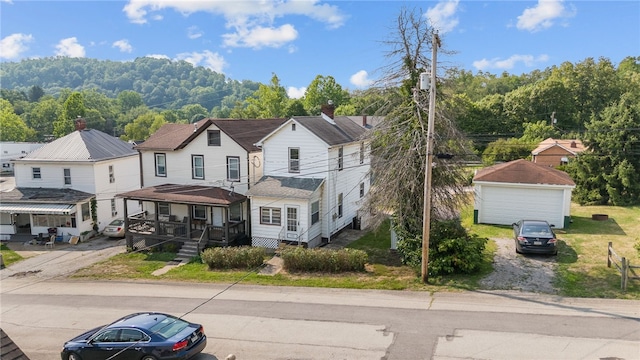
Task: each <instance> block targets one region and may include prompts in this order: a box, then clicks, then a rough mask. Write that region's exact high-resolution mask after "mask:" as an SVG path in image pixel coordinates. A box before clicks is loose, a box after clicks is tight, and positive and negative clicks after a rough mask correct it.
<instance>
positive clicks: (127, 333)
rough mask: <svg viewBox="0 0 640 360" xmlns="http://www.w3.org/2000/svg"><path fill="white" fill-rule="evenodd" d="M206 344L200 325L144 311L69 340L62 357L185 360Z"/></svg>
mask: <svg viewBox="0 0 640 360" xmlns="http://www.w3.org/2000/svg"><path fill="white" fill-rule="evenodd" d="M206 345H207V336H206V335H205V334H204V329H203V328H202V325H200V324H194V323H190V322H187V321H185V320H182V319H180V318H177V317H175V316H172V315H168V314H162V313H157V312H143V313H135V314H131V315H127V316H125V317H123V318H120V319H118V320H116V321H114V322H112V323H111V324H109V325H105V326H100V327H97V328H95V329H92V330H89V331H87V332H85V333H83V334H81V335H79V336H76V337H75V338H73V339H71V340H69V341H67V342H66V343H65V344H64V347H63V349H62V353H61V354H60V355H61V356H62V360H106V359H114V360H165V359H166V360H169V359H171V360H183V359H189V358H191V357H192V356H194V355H196V354H199V353H200V352H202V350H203V349H204V348H205V346H206Z"/></svg>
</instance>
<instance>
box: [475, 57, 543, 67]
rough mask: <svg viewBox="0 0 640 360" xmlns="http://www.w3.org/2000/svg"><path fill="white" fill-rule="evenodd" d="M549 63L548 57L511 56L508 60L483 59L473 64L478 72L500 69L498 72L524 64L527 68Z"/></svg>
mask: <svg viewBox="0 0 640 360" xmlns="http://www.w3.org/2000/svg"><path fill="white" fill-rule="evenodd" d="M547 61H549V56H548V55H539V56H537V57H536V56H533V55H518V54H516V55H511V56H510V57H509V58H508V59H504V60H502V59H499V58H493V59H490V60H488V59H482V60H477V61H474V62H473V67H475V68H476V69H478V70H489V69H498V70H509V69H513V68H514V67H515V66H516V64H518V63H523V64H524V65H525V66H526V67H533V66H535V65H537V64H541V63H545V62H547Z"/></svg>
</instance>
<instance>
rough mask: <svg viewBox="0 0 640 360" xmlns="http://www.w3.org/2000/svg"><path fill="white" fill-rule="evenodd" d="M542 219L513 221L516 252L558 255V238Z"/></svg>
mask: <svg viewBox="0 0 640 360" xmlns="http://www.w3.org/2000/svg"><path fill="white" fill-rule="evenodd" d="M552 226H553V225H549V223H547V222H546V221H543V220H520V221H518V222H517V223H513V237H514V238H515V241H516V252H517V253H518V254H520V253H534V254H551V255H558V239H557V238H556V234H555V233H554V232H553V230H552V229H551V227H552Z"/></svg>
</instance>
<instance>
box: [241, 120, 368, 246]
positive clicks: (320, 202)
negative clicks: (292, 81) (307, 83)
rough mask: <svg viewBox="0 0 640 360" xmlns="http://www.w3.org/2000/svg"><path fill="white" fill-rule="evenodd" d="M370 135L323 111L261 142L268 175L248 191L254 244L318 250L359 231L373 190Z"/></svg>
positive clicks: (349, 121)
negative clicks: (339, 236) (344, 234)
mask: <svg viewBox="0 0 640 360" xmlns="http://www.w3.org/2000/svg"><path fill="white" fill-rule="evenodd" d="M331 113H332V112H330V114H331ZM365 131H366V130H365V128H364V127H362V126H360V125H358V124H356V123H355V122H354V121H352V120H350V119H349V118H347V117H346V116H339V117H332V116H330V115H326V114H325V113H322V114H321V116H300V117H298V116H296V117H293V118H291V119H289V120H288V121H287V122H285V123H284V124H282V125H281V126H280V127H278V128H277V129H275V130H274V131H273V132H271V133H270V134H268V135H267V136H265V137H264V138H263V139H261V140H260V141H259V142H258V143H257V145H258V146H260V147H262V152H263V158H264V176H263V177H262V178H261V179H260V181H259V182H258V183H256V184H255V185H254V186H253V187H251V189H249V191H248V193H247V196H248V197H249V199H250V200H251V221H252V223H251V230H252V232H251V235H252V245H253V246H262V247H267V248H275V247H277V246H278V245H279V244H280V243H295V244H300V245H303V246H307V247H316V246H319V245H321V244H323V243H326V242H330V241H331V237H332V236H334V235H335V234H336V233H338V232H339V231H340V230H342V229H344V228H346V227H359V224H360V221H361V218H362V216H363V215H362V214H361V213H360V212H359V209H360V206H361V204H362V202H363V198H364V197H365V196H366V194H367V192H368V191H369V186H370V180H369V176H370V173H369V169H370V162H369V146H368V143H367V142H366V141H365V140H364V137H363V136H364V134H365Z"/></svg>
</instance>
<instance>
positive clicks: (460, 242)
mask: <svg viewBox="0 0 640 360" xmlns="http://www.w3.org/2000/svg"><path fill="white" fill-rule="evenodd" d="M396 233H397V235H398V253H399V254H400V256H401V259H402V262H403V263H404V264H407V265H409V266H413V267H416V268H417V267H420V266H421V263H422V234H417V235H411V234H408V233H407V232H406V231H402V229H397V230H396ZM487 241H488V239H487V238H481V237H479V236H477V235H475V234H468V233H467V230H466V229H465V228H464V227H463V226H462V224H460V219H453V220H442V221H433V222H432V223H431V231H430V236H429V268H428V271H429V275H446V274H454V273H466V274H468V273H473V272H475V271H477V270H478V269H479V267H480V265H481V264H482V260H483V252H484V249H485V246H486V244H487Z"/></svg>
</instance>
